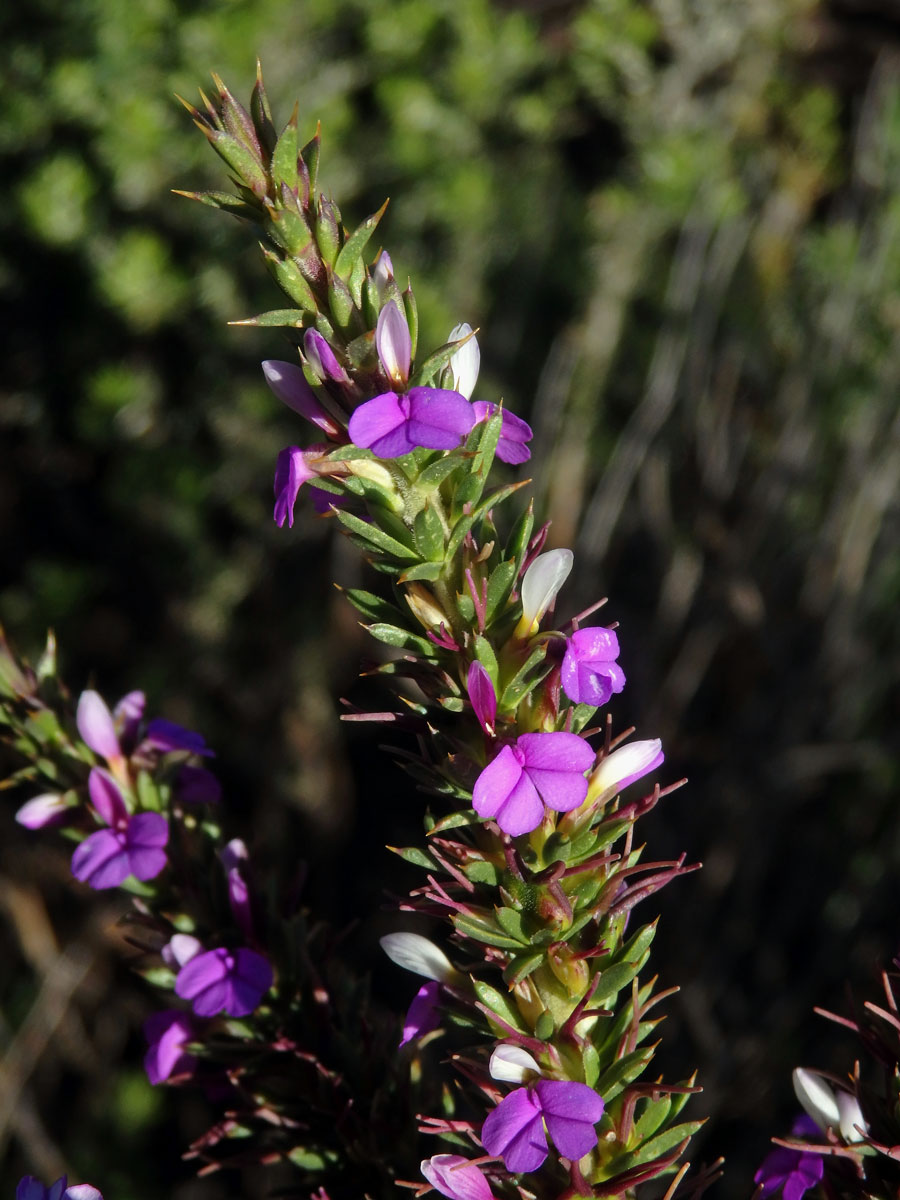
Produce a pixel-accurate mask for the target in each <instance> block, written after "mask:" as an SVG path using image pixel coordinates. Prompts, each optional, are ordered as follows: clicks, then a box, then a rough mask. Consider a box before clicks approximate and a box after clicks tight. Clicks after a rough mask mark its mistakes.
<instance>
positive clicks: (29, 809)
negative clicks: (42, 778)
mask: <svg viewBox="0 0 900 1200" xmlns="http://www.w3.org/2000/svg"><path fill="white" fill-rule="evenodd" d="M68 807H69V806H68V804H67V803H66V801H65V799H64V797H62V796H58V795H57V794H56V793H55V792H47V793H45V794H44V795H43V796H35V797H34V799H33V800H27V801H26V802H25V803H24V804H23V805H22V807H21V808H20V809H19V811H18V812H17V813H16V820H17V821H18V823H19V824H20V825H24V826H25V828H26V829H43V828H44V827H45V826H47V825H54V824H56V823H57V822H58V821H61V820H62V819H63V817H64V815H65V812H66V809H67V808H68Z"/></svg>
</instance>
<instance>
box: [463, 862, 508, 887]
mask: <svg viewBox="0 0 900 1200" xmlns="http://www.w3.org/2000/svg"><path fill="white" fill-rule="evenodd" d="M463 873H464V874H465V877H466V879H471V881H472V883H486V884H487V885H488V886H489V887H496V886H497V884H498V883H499V882H500V872H499V870H498V869H497V867H496V866H495V865H494V864H493V863H492V862H487V861H485V860H482V861H480V862H473V863H469V864H468V866H466V867H463Z"/></svg>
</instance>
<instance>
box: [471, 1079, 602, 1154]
mask: <svg viewBox="0 0 900 1200" xmlns="http://www.w3.org/2000/svg"><path fill="white" fill-rule="evenodd" d="M603 1108H604V1105H603V1098H602V1097H601V1096H599V1095H598V1094H597V1093H596V1092H595V1091H594V1089H593V1088H589V1087H588V1086H587V1084H586V1083H571V1082H564V1081H558V1080H553V1079H539V1080H537V1082H536V1083H533V1084H531V1085H530V1086H529V1087H521V1088H516V1090H515V1091H514V1092H510V1094H509V1095H508V1096H506V1097H505V1098H504V1099H503V1100H501V1101H500V1103H499V1104H498V1105H497V1107H496V1108H495V1109H494V1111H493V1112H492V1113H489V1114H488V1117H487V1119H486V1120H485V1122H484V1126H483V1127H482V1130H481V1142H482V1145H483V1146H484V1148H485V1150H487V1152H488V1154H493V1155H496V1156H498V1157H499V1158H502V1159H503V1163H504V1166H505V1167H506V1169H507V1170H508V1171H515V1172H519V1171H536V1170H537V1168H538V1167H539V1166H540V1165H541V1163H542V1162H543V1161H544V1159H545V1158H546V1157H547V1134H548V1133H549V1135H550V1137H551V1138H552V1139H553V1144H554V1145H555V1146H556V1149H557V1150H558V1151H559V1153H560V1154H561V1155H563V1156H564V1157H565V1158H568V1159H571V1160H572V1161H573V1162H577V1160H578V1159H579V1158H583V1157H584V1155H585V1154H587V1153H588V1151H589V1150H592V1149H593V1148H594V1146H596V1144H597V1134H596V1131H595V1129H594V1125H595V1123H596V1122H597V1121H599V1120H600V1118H601V1117H602V1116H603ZM545 1125H546V1133H545V1131H544V1126H545Z"/></svg>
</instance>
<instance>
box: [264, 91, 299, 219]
mask: <svg viewBox="0 0 900 1200" xmlns="http://www.w3.org/2000/svg"><path fill="white" fill-rule="evenodd" d="M270 173H271V176H272V184H273V185H274V188H275V195H276V196H278V195H280V194H281V193H280V189H281V184H282V183H284V184H287V186H288V187H289V188H290V189H291V191H292V192H293V191H295V190H296V189H297V184H298V174H297V105H296V104H295V105H294V111H293V112H292V113H291V119H290V120H289V121H288V123H287V125H285V127H284V129H283V130H282V131H281V136H280V137H279V138H278V141H277V142H276V143H275V150H274V151H273V153H272V165H271V168H270Z"/></svg>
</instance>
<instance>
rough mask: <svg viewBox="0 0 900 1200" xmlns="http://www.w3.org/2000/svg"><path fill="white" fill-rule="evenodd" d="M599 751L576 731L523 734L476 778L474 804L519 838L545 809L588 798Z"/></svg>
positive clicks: (568, 806)
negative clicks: (589, 777) (590, 770)
mask: <svg viewBox="0 0 900 1200" xmlns="http://www.w3.org/2000/svg"><path fill="white" fill-rule="evenodd" d="M593 762H594V751H593V750H592V749H591V747H590V745H589V744H588V743H587V742H586V741H585V740H584V738H580V737H578V736H577V735H576V734H574V733H523V734H522V736H521V737H519V738H518V739H517V740H516V744H515V745H514V746H504V747H503V749H502V750H501V751H500V753H499V754H498V755H497V757H496V758H495V759H494V760H493V762H490V763H488V765H487V766H486V767H485V768H484V770H483V771H482V772H481V774H480V775H479V776H478V778H477V780H476V781H475V787H474V789H473V792H472V807H473V808H474V809H475V811H476V812H477V813H478V815H479V816H480V817H493V818H494V820H496V822H497V824H498V825H499V826H500V828H501V829H502V830H503V832H504V833H509V834H511V835H512V836H513V837H516V836H518V835H519V834H522V833H530V832H531V830H532V829H536V828H537V827H538V825H540V823H541V820H542V819H543V816H544V808H545V806H546V807H547V808H552V809H553V810H554V811H555V812H571V810H572V809H573V808H578V807H579V805H580V804H582V803H583V801H584V798H585V796H586V795H587V789H588V783H587V780H586V779H585V777H584V773H585V771H586V770H587V769H588V768H589V767H590V766H592V765H593Z"/></svg>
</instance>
